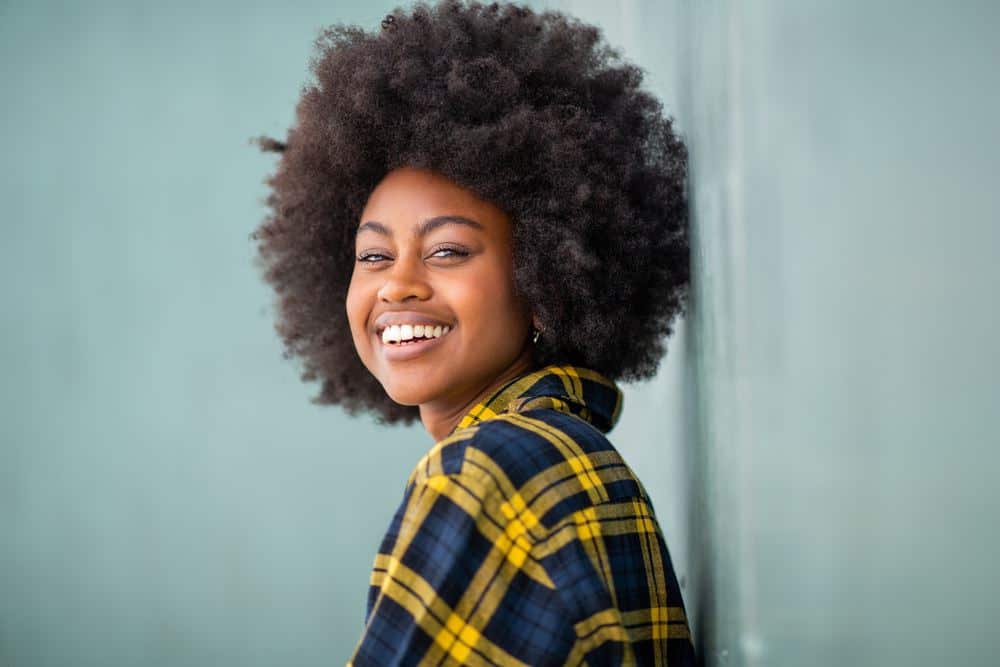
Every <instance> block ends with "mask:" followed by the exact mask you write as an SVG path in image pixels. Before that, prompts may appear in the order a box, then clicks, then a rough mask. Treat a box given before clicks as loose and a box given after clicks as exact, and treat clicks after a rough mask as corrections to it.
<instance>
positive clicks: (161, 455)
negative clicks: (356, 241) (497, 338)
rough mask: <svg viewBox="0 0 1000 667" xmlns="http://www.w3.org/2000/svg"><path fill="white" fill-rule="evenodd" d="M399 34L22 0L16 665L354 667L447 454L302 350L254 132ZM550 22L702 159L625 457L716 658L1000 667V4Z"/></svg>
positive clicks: (9, 506)
mask: <svg viewBox="0 0 1000 667" xmlns="http://www.w3.org/2000/svg"><path fill="white" fill-rule="evenodd" d="M396 4H398V3H396V2H383V1H381V0H369V1H367V2H363V3H362V2H337V3H319V2H311V3H296V6H295V7H294V8H292V9H289V8H287V7H279V6H278V5H277V4H274V5H272V6H265V5H263V4H262V3H233V2H227V1H225V0H218V1H216V2H205V3H200V4H194V3H189V4H185V5H178V4H176V3H174V4H171V5H169V6H164V5H162V4H161V5H154V4H152V3H124V2H110V1H105V2H94V3H88V4H87V6H86V8H84V7H83V6H82V5H80V6H78V5H72V4H68V3H57V2H33V3H28V2H8V3H3V4H0V90H2V91H3V92H2V95H3V102H4V105H3V111H2V114H3V120H4V122H3V124H2V125H0V141H2V143H0V145H3V146H4V151H3V153H2V155H0V170H2V175H3V178H0V197H2V200H3V202H4V210H3V216H2V224H3V242H2V243H0V279H2V283H0V284H2V287H0V294H2V308H0V318H2V328H0V340H2V345H0V368H2V370H3V372H2V373H0V405H2V406H3V408H2V413H0V415H2V419H0V665H3V666H4V667H6V666H7V665H11V666H16V667H23V666H32V667H34V666H36V665H39V666H42V665H44V666H48V665H66V664H73V665H95V666H96V665H100V666H102V667H106V666H109V665H134V664H143V665H151V666H156V665H206V664H217V665H227V664H234V665H236V664H239V665H275V664H294V665H310V664H315V665H319V664H331V663H332V664H340V663H342V662H343V660H344V659H346V657H347V656H348V655H349V653H350V651H351V649H352V648H353V645H354V642H355V641H356V639H357V638H358V635H359V633H360V630H361V627H362V621H363V613H364V602H365V593H366V588H367V581H368V573H369V568H370V566H371V559H372V556H373V555H374V553H375V550H376V548H377V545H378V542H379V539H380V538H381V535H382V532H383V531H384V529H385V527H386V525H387V523H388V521H389V518H390V516H391V513H392V511H393V509H394V508H395V506H396V504H397V503H398V501H399V499H400V497H401V494H402V487H403V483H404V481H405V478H406V475H407V474H408V472H409V471H410V469H411V467H412V466H413V464H414V463H415V462H416V461H417V460H418V459H419V457H420V456H421V455H422V454H423V452H424V451H425V450H426V449H427V447H429V446H430V444H431V442H430V440H429V437H428V436H427V435H426V434H425V433H424V432H423V431H422V430H421V429H419V428H417V427H414V428H408V429H407V428H394V429H383V428H380V427H378V426H376V425H374V424H373V423H371V421H370V420H367V419H351V418H348V417H346V416H344V415H343V414H341V413H340V411H339V410H338V409H336V408H321V407H318V406H314V405H311V404H310V403H309V400H308V399H309V398H310V397H311V396H312V395H314V393H315V392H316V387H315V385H303V384H302V383H301V382H300V381H299V379H298V369H297V367H296V366H295V365H294V364H292V363H290V362H288V361H285V360H283V359H282V358H281V349H280V344H279V342H278V340H277V338H276V336H275V334H274V332H273V328H272V319H273V318H272V314H271V306H270V300H271V295H270V293H269V291H268V289H267V288H266V287H265V286H264V285H263V284H262V282H261V280H260V278H259V276H258V275H257V274H256V273H255V271H254V269H253V267H252V265H251V257H252V254H253V248H252V244H251V242H250V241H249V239H248V238H247V235H248V234H249V232H250V231H251V229H252V228H253V227H254V226H255V225H256V224H257V223H258V222H259V220H260V219H261V217H262V216H263V215H264V208H263V206H262V203H261V201H260V199H261V198H262V197H263V196H264V194H265V188H264V185H263V182H262V181H263V178H264V177H265V175H266V174H267V173H269V172H270V171H271V169H272V168H273V163H274V157H273V156H265V155H261V154H260V153H259V152H258V151H257V150H256V149H255V148H254V147H253V146H250V145H248V143H247V140H248V139H249V138H250V137H252V136H256V135H259V134H261V133H267V134H271V135H272V136H280V135H281V134H282V133H283V132H284V130H285V129H286V128H287V127H288V125H289V124H290V122H291V121H292V113H293V108H294V102H295V99H296V97H297V95H298V92H299V89H300V87H301V86H302V85H303V84H304V83H305V82H306V81H307V79H308V76H309V73H308V70H307V63H308V58H309V56H310V54H311V42H312V40H313V38H314V37H315V35H316V34H317V31H318V29H319V28H320V27H321V26H323V25H327V24H330V23H333V22H340V21H342V22H348V23H358V24H361V25H365V26H368V27H373V26H376V25H378V22H379V20H380V19H381V17H382V16H383V15H384V14H385V13H386V12H387V11H389V10H390V9H392V8H393V7H394V6H395V5H396ZM533 4H534V5H535V6H536V7H538V8H542V9H544V8H553V9H564V10H566V11H569V12H571V13H574V14H576V15H578V16H579V17H580V18H582V19H584V20H588V21H591V22H596V23H598V24H599V25H601V26H602V27H603V28H604V30H605V33H606V35H607V37H608V40H609V41H610V42H611V43H612V44H614V45H617V46H620V47H621V48H622V52H623V54H624V55H625V56H626V57H628V58H630V59H632V60H634V61H636V62H637V63H638V64H640V65H641V66H642V67H644V68H645V69H646V70H647V74H648V78H647V81H648V83H649V85H650V87H651V89H652V90H653V91H654V92H656V93H657V94H658V95H659V96H660V97H661V98H662V99H663V100H664V103H665V106H666V109H667V111H668V112H669V113H671V114H672V115H675V116H676V118H677V121H678V125H679V127H680V128H681V130H682V131H683V132H684V134H685V137H686V139H687V141H688V145H689V148H690V149H691V154H692V181H691V194H692V205H693V213H694V226H695V229H694V232H695V267H696V280H695V283H696V284H695V299H693V304H692V306H693V307H692V313H691V314H690V316H689V318H688V321H687V322H685V323H683V324H682V326H681V327H680V328H679V330H678V333H677V336H676V337H675V338H674V339H673V340H672V341H671V342H670V343H669V345H668V350H669V352H668V355H667V358H666V359H665V360H664V363H663V365H662V368H661V372H660V374H659V376H658V378H657V379H656V380H654V381H653V382H650V383H645V384H639V385H635V386H626V387H625V390H626V400H625V411H624V414H623V418H622V422H621V423H620V425H619V426H618V428H616V430H615V431H614V432H613V440H614V442H615V444H616V445H617V446H618V447H619V448H620V449H621V450H622V452H623V454H624V455H625V458H626V460H627V461H628V462H629V463H630V464H631V465H632V466H633V467H634V468H635V469H636V470H637V471H638V472H639V474H640V476H641V478H642V479H643V481H644V483H645V484H646V486H647V488H648V489H649V491H650V494H651V495H652V497H653V500H654V503H655V505H656V509H657V513H658V515H659V516H660V519H661V523H662V524H663V526H664V529H665V532H666V535H667V540H668V542H669V544H670V548H671V551H672V554H673V557H674V563H675V566H676V567H677V570H678V574H679V575H680V577H681V579H682V581H684V594H685V598H686V602H687V604H688V609H689V612H691V614H692V620H693V623H694V630H695V632H696V636H697V639H698V644H699V645H700V646H701V648H702V651H703V653H704V655H705V657H706V658H707V661H708V662H709V663H710V664H727V665H728V664H732V665H804V664H808V665H841V664H857V665H895V664H908V665H924V664H926V665H931V664H970V665H978V664H982V665H986V664H992V662H993V660H992V656H993V654H994V653H995V652H996V648H997V643H996V641H995V640H994V639H993V634H994V633H993V632H992V628H991V627H990V622H991V620H992V619H993V618H994V617H995V616H996V614H997V612H998V611H1000V609H998V608H997V602H996V586H995V585H994V584H993V583H992V580H991V579H992V577H991V569H992V564H993V563H994V562H995V560H996V557H997V556H998V553H997V552H998V546H1000V541H998V539H997V536H996V531H995V529H994V528H993V524H994V523H995V519H994V517H995V516H996V514H997V510H998V509H1000V508H998V504H1000V502H998V495H997V493H996V491H995V490H994V489H993V486H994V484H993V483H992V478H993V477H994V471H995V470H996V469H997V466H998V463H1000V460H998V455H997V453H996V447H995V444H996V441H997V427H996V425H995V420H994V419H993V413H994V412H995V406H997V405H1000V400H998V399H1000V396H998V393H1000V392H998V382H997V380H996V378H997V377H998V374H1000V361H998V359H1000V357H998V355H997V354H996V353H995V352H994V351H992V349H991V344H992V343H993V340H994V339H995V338H996V331H997V325H998V323H1000V316H998V314H997V308H996V306H995V305H994V302H995V301H996V298H995V293H996V292H997V288H998V287H1000V271H998V269H997V268H996V262H995V259H996V256H997V248H998V247H1000V244H998V241H1000V239H998V236H1000V232H998V229H997V225H996V220H997V217H998V216H997V213H998V208H1000V207H998V202H997V195H995V194H994V193H993V191H992V188H993V182H994V181H995V176H994V174H995V171H996V162H997V160H996V158H995V155H996V154H997V150H998V149H1000V145H998V144H1000V141H998V135H997V131H996V129H995V125H994V120H995V118H997V117H998V115H1000V114H998V112H1000V95H998V91H997V86H996V85H994V84H991V83H990V82H991V81H992V80H993V79H995V75H994V72H993V70H994V69H995V67H996V64H997V63H998V62H1000V57H998V56H1000V53H998V47H997V46H996V40H995V39H994V38H993V36H994V35H995V33H996V32H997V28H998V27H1000V26H998V23H1000V21H998V19H1000V11H998V10H997V9H995V5H993V4H990V3H985V2H973V1H972V0H970V1H969V2H965V3H959V4H957V5H955V4H952V5H949V6H947V7H945V6H944V5H941V6H939V7H933V6H925V5H923V4H921V3H917V5H914V4H913V3H902V2H900V1H898V0H892V1H887V2H882V3H875V4H874V5H873V4H872V3H821V2H815V1H803V2H795V3H778V2H768V1H764V2H758V3H753V4H752V5H751V4H748V3H737V2H732V1H731V0H719V1H715V2H691V1H690V0H685V1H680V0H671V1H661V2H654V1H652V0H651V1H649V2H638V1H625V2H618V3H606V2H597V1H596V0H594V1H591V2H582V1H579V0H564V1H556V0H552V1H549V2H537V3H533ZM653 408H655V409H656V411H657V413H658V414H659V415H661V422H660V423H658V424H656V425H655V427H653V428H643V427H642V426H641V425H640V424H639V422H638V419H637V416H638V415H639V414H641V413H644V412H647V411H649V410H650V409H653Z"/></svg>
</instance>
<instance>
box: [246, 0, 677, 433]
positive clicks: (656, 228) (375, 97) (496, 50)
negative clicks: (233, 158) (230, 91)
mask: <svg viewBox="0 0 1000 667" xmlns="http://www.w3.org/2000/svg"><path fill="white" fill-rule="evenodd" d="M315 47H316V54H315V55H314V56H313V57H312V59H311V60H310V68H311V70H312V72H313V73H314V74H315V82H311V83H310V84H309V85H307V86H305V87H304V88H303V90H302V95H301V98H300V99H299V101H298V104H297V106H296V122H295V123H294V124H293V126H292V127H291V128H290V129H289V130H288V133H287V138H286V139H285V140H284V141H280V140H276V139H273V138H269V137H258V138H257V139H255V141H256V142H257V143H258V144H259V146H260V147H261V149H262V150H265V151H274V152H277V153H280V159H279V161H278V164H277V167H276V170H275V172H274V174H273V175H271V176H269V177H268V178H267V180H266V183H267V185H268V186H269V194H268V196H267V198H266V200H265V201H266V205H267V207H268V208H269V214H268V217H267V218H266V219H265V220H264V221H263V222H262V223H261V224H260V225H259V226H258V227H257V229H256V230H255V231H254V233H253V234H251V238H252V239H253V240H255V241H256V242H257V250H258V254H257V257H256V260H255V261H256V265H257V267H258V268H259V269H260V270H261V271H262V274H263V276H264V279H265V280H266V282H267V283H269V284H270V285H271V286H272V287H273V288H274V290H275V292H276V300H275V305H276V307H277V311H278V312H277V321H276V330H277V332H278V334H279V336H280V337H281V339H282V341H283V343H284V357H285V358H292V357H299V358H301V359H302V360H303V362H304V371H303V373H302V376H301V377H302V379H303V380H305V381H317V380H318V381H320V382H321V389H320V393H319V394H318V395H317V396H315V397H314V398H313V399H312V402H313V403H317V404H340V405H342V406H343V407H344V408H345V409H346V410H347V411H348V412H350V413H351V414H356V413H357V412H359V411H372V412H374V413H375V415H376V417H377V418H378V420H379V421H380V422H384V423H385V422H387V423H394V422H411V421H413V420H414V419H416V418H418V417H419V412H418V408H416V407H413V406H404V405H399V404H397V403H395V402H394V401H392V400H391V399H390V398H389V397H388V396H387V395H386V393H385V391H384V390H383V389H382V386H381V385H380V384H379V382H378V381H377V380H376V379H375V378H374V377H373V376H372V375H371V374H370V373H369V372H368V370H367V369H366V368H365V367H364V366H363V365H362V363H361V360H360V358H359V357H358V355H357V353H356V351H355V349H354V345H353V342H352V339H351V337H350V336H347V335H345V334H344V332H345V331H347V330H349V327H348V323H347V314H346V311H345V305H344V304H345V298H346V295H347V288H348V285H349V283H350V280H351V273H352V270H353V265H354V261H355V257H354V233H355V230H356V228H357V225H358V223H359V217H360V215H361V211H362V210H363V208H364V206H365V203H366V201H367V199H368V195H369V194H370V193H371V191H372V190H373V188H374V187H375V186H376V185H377V184H378V182H379V181H380V180H381V179H382V178H383V177H384V176H385V175H386V174H387V173H388V172H389V171H391V170H393V169H395V168H398V167H402V166H411V167H416V168H423V169H429V170H433V171H436V172H438V173H440V174H442V175H444V176H446V177H448V178H449V179H451V180H452V181H454V182H455V183H457V184H459V185H461V186H463V187H465V188H467V189H469V190H471V191H472V192H474V193H475V194H477V195H478V196H479V197H480V198H482V199H485V200H487V201H490V202H493V203H495V204H496V205H498V206H500V208H501V209H502V210H504V211H505V212H506V213H507V214H508V215H509V216H510V217H511V220H512V221H513V227H514V230H513V234H514V276H515V284H516V288H517V289H518V291H519V292H520V293H521V294H522V295H523V297H524V298H525V300H526V301H527V303H529V304H530V305H531V308H532V312H533V313H534V316H535V318H536V320H537V321H538V322H539V323H540V324H541V328H542V331H543V332H544V333H543V335H542V337H541V339H540V340H539V341H538V343H537V345H535V347H534V351H535V359H534V361H535V362H536V363H537V364H538V365H544V364H549V363H564V364H575V365H579V366H584V367H587V368H591V369H593V370H596V371H598V372H600V373H602V374H604V375H605V376H607V377H608V378H610V379H612V380H626V381H628V380H638V379H645V378H649V377H651V376H652V375H654V374H655V372H656V370H657V367H658V365H659V361H660V358H661V357H662V356H663V355H664V353H665V347H664V346H665V339H666V338H667V337H668V336H670V334H671V333H672V332H673V330H672V322H673V320H674V318H675V316H677V315H679V314H682V313H683V310H684V307H685V306H684V304H685V301H686V296H687V293H688V282H689V261H690V256H689V247H688V228H687V221H688V218H687V202H686V195H685V189H686V174H687V151H686V149H685V147H684V144H683V143H682V141H681V140H680V139H679V137H678V136H677V134H676V133H675V131H674V129H673V123H672V120H671V119H670V118H668V117H665V116H664V115H663V113H662V106H661V104H660V103H659V102H658V101H657V100H656V99H655V98H654V97H653V96H652V95H651V94H649V93H648V92H646V91H644V90H642V89H641V87H640V86H641V83H642V70H641V69H639V68H638V67H636V66H635V65H632V64H629V63H626V62H623V61H622V60H621V58H620V56H619V54H618V52H617V51H616V50H614V49H612V48H610V47H609V46H607V45H606V44H605V43H604V42H603V39H602V35H601V31H600V29H599V28H597V27H594V26H591V25H588V24H585V23H582V22H580V21H578V20H577V19H575V18H572V17H569V16H567V15H565V14H562V13H559V12H550V11H546V12H535V11H532V10H530V9H527V8H524V7H521V6H518V5H513V4H501V3H493V4H490V5H483V4H480V3H476V2H461V1H460V0H444V1H443V2H439V3H437V4H434V5H427V4H425V3H418V4H416V5H414V6H413V7H412V8H411V9H410V10H409V11H408V12H407V11H404V10H402V9H400V8H397V9H396V10H394V11H393V13H391V14H389V15H388V16H386V17H385V19H384V20H383V21H382V24H381V29H379V30H375V31H371V32H367V31H365V30H363V29H361V28H358V27H354V26H345V25H340V24H338V25H334V26H332V27H329V28H326V29H324V30H323V31H322V32H321V33H320V35H319V37H318V38H317V39H316V43H315Z"/></svg>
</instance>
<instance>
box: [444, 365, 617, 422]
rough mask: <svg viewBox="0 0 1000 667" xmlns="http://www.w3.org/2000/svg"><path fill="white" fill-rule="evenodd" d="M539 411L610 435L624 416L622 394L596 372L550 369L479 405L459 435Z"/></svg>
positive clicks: (502, 389) (526, 377)
mask: <svg viewBox="0 0 1000 667" xmlns="http://www.w3.org/2000/svg"><path fill="white" fill-rule="evenodd" d="M539 408H553V409H556V410H560V411H562V412H567V413H569V414H573V415H576V416H578V417H580V418H582V419H584V420H586V421H588V422H590V423H591V424H593V425H594V427H596V428H597V429H599V430H600V431H601V432H602V433H607V432H608V431H610V430H611V429H612V428H613V427H614V425H615V423H617V421H618V417H619V415H620V414H621V408H622V392H621V390H620V389H618V386H617V385H616V384H615V383H614V382H612V381H611V380H609V379H608V378H606V377H604V376H603V375H601V374H600V373H597V372H596V371H592V370H590V369H587V368H581V367H579V366H555V365H552V366H546V367H544V368H541V369H539V370H537V371H533V372H531V373H528V374H527V375H522V376H521V377H519V378H517V379H515V380H513V381H511V382H509V383H507V384H506V385H504V386H503V387H500V388H499V389H498V390H497V391H495V392H494V393H493V395H492V396H490V397H489V398H487V399H486V400H484V401H482V402H481V403H477V404H476V405H475V406H474V407H473V408H472V409H471V410H469V411H468V412H467V413H466V414H465V416H464V417H462V419H461V420H460V421H459V422H458V426H456V427H455V431H457V430H458V429H462V428H466V427H468V426H473V425H474V424H478V423H479V422H483V421H487V420H489V419H493V418H495V417H497V416H499V415H501V414H503V413H505V412H508V413H510V412H525V411H527V410H535V409H539ZM452 432H453V433H454V431H452Z"/></svg>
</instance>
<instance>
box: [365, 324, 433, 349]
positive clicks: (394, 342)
mask: <svg viewBox="0 0 1000 667" xmlns="http://www.w3.org/2000/svg"><path fill="white" fill-rule="evenodd" d="M449 331H451V327H450V326H448V325H434V326H432V325H420V324H417V325H410V324H402V325H399V324H393V325H391V326H388V327H386V328H385V329H383V330H382V332H381V333H378V332H376V335H377V336H378V337H379V338H380V339H381V340H382V343H383V344H385V345H391V346H393V347H405V346H407V345H414V344H416V343H423V342H428V341H434V340H437V339H438V338H442V337H443V336H445V335H447V334H448V332H449Z"/></svg>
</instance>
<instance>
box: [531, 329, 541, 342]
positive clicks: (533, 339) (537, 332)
mask: <svg viewBox="0 0 1000 667" xmlns="http://www.w3.org/2000/svg"><path fill="white" fill-rule="evenodd" d="M541 336H542V330H541V329H535V333H534V335H533V336H532V337H531V343H532V344H533V345H537V344H538V339H539V338H541Z"/></svg>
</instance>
